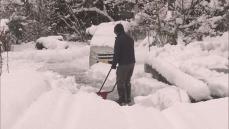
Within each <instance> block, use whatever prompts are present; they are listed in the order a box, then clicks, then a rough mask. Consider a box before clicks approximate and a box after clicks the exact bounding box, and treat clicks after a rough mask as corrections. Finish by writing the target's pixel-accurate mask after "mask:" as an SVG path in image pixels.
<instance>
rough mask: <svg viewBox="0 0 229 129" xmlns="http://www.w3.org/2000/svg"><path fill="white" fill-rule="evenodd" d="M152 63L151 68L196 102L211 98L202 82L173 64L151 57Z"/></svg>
mask: <svg viewBox="0 0 229 129" xmlns="http://www.w3.org/2000/svg"><path fill="white" fill-rule="evenodd" d="M150 61H152V62H153V63H152V64H151V66H152V67H153V68H154V69H156V70H157V71H159V72H160V74H161V75H162V76H164V77H165V78H166V79H167V80H168V81H169V82H170V83H172V84H174V85H176V86H178V87H180V88H182V89H184V90H186V91H187V92H188V94H189V95H190V96H191V97H192V98H193V99H195V100H196V101H200V100H203V99H209V98H210V91H209V89H208V87H207V85H206V84H205V83H203V82H202V81H199V80H197V79H195V78H193V77H192V76H190V75H188V74H185V73H184V72H182V71H181V70H179V69H178V68H176V67H175V66H173V65H172V64H170V63H168V62H166V61H163V60H162V59H159V58H158V57H151V59H150Z"/></svg>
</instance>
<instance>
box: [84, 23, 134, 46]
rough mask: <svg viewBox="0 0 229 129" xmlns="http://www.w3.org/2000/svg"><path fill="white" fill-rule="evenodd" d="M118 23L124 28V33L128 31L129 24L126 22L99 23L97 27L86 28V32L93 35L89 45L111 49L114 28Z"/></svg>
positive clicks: (113, 39)
mask: <svg viewBox="0 0 229 129" xmlns="http://www.w3.org/2000/svg"><path fill="white" fill-rule="evenodd" d="M119 23H121V24H122V25H123V26H124V29H125V31H128V29H129V26H130V23H129V22H127V21H117V22H107V23H101V24H99V25H98V26H92V27H91V28H88V29H87V31H88V32H91V34H93V37H92V39H91V45H92V46H109V47H113V46H114V42H115V37H116V35H115V34H114V27H115V25H116V24H119Z"/></svg>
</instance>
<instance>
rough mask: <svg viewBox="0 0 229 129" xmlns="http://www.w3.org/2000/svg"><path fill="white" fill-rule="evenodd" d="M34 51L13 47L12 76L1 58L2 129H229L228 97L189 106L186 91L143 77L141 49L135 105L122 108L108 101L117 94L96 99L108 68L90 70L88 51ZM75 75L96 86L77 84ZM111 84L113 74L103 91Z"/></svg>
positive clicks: (73, 46)
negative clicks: (82, 73)
mask: <svg viewBox="0 0 229 129" xmlns="http://www.w3.org/2000/svg"><path fill="white" fill-rule="evenodd" d="M34 45H35V44H34V43H30V44H26V45H25V44H22V45H20V46H14V50H15V51H14V52H10V53H9V55H10V56H9V57H10V58H9V66H10V73H7V71H6V53H3V58H4V67H3V74H2V76H1V82H2V85H1V89H2V90H1V102H2V103H1V108H2V113H1V118H2V119H1V123H2V125H1V128H2V129H76V128H77V129H92V128H93V129H107V128H111V129H152V128H154V129H168V128H169V129H215V128H217V129H228V117H227V114H228V97H226V98H222V99H214V100H210V101H206V102H199V103H195V104H193V103H190V100H189V98H188V95H187V92H186V91H185V90H182V89H180V88H178V87H175V86H169V85H167V84H164V83H162V82H159V81H157V80H155V79H152V78H151V75H150V74H147V73H145V72H144V68H143V64H144V59H145V57H146V54H147V52H145V50H143V49H145V48H142V47H137V48H136V57H137V63H136V66H135V70H134V74H133V78H132V84H133V88H132V91H133V97H134V100H135V104H134V105H133V106H123V107H121V106H119V105H118V104H117V103H115V102H114V101H112V100H113V99H116V98H117V91H116V90H115V92H114V93H112V94H110V96H109V99H108V100H103V99H101V98H100V97H99V96H97V95H96V94H95V92H96V91H98V88H99V86H100V84H101V82H102V81H103V79H104V77H105V75H106V74H107V72H108V70H109V68H110V65H108V64H102V63H99V64H96V65H94V66H92V67H91V68H90V69H89V65H88V64H89V62H88V57H89V46H87V45H83V44H80V43H74V44H71V43H70V46H69V48H68V50H65V49H54V50H49V49H48V50H41V51H39V50H35V48H34ZM164 51H168V50H167V49H165V50H164ZM193 54H195V53H193ZM190 55H191V53H190ZM222 55H224V54H222ZM220 61H222V60H220ZM177 63H179V61H178V62H177ZM175 66H176V65H175ZM79 71H84V74H85V75H84V76H85V78H86V79H91V80H90V81H91V82H93V81H94V83H98V84H93V83H88V84H87V83H84V84H79V83H78V82H77V81H78V80H77V75H78V74H77V73H78V72H79ZM75 75H76V76H75ZM114 82H115V71H112V74H111V76H109V79H108V82H107V83H106V86H105V90H107V89H110V87H111V86H112V85H113V84H114Z"/></svg>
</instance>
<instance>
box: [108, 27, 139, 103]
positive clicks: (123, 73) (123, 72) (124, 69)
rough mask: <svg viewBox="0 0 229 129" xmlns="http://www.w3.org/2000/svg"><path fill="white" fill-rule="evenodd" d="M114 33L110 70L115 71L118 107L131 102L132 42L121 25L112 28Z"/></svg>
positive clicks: (133, 58)
mask: <svg viewBox="0 0 229 129" xmlns="http://www.w3.org/2000/svg"><path fill="white" fill-rule="evenodd" d="M114 33H115V34H116V35H117V37H116V39H115V45H114V57H113V62H112V66H111V68H112V69H116V65H117V64H118V67H117V71H116V82H117V89H118V95H119V99H118V100H117V102H118V103H119V104H120V105H125V104H128V103H130V102H131V83H130V80H131V76H132V74H133V70H134V65H135V52H134V40H133V39H132V38H131V37H130V36H129V35H127V34H126V33H125V31H124V27H123V25H122V24H117V25H116V26H115V27H114Z"/></svg>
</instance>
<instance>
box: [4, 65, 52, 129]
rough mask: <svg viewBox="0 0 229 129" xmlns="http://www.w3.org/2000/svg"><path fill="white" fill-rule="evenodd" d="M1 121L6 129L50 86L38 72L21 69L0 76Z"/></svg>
mask: <svg viewBox="0 0 229 129" xmlns="http://www.w3.org/2000/svg"><path fill="white" fill-rule="evenodd" d="M1 81H2V82H1V111H2V113H1V116H2V117H1V118H2V119H1V121H2V124H3V125H2V128H3V129H8V128H9V127H10V126H11V125H12V124H13V123H14V122H15V121H17V120H18V119H19V117H20V115H21V114H23V113H24V112H25V110H26V108H28V107H29V106H30V105H31V104H32V103H33V102H34V101H35V100H36V99H37V98H38V97H39V96H40V95H41V94H43V93H44V92H47V91H48V90H49V89H50V87H49V84H48V82H47V81H46V79H45V78H44V77H43V75H42V74H41V73H40V72H36V71H34V70H32V69H30V70H29V69H28V68H26V69H24V70H23V69H21V70H16V71H13V72H12V71H11V72H10V73H3V74H2V76H1Z"/></svg>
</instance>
